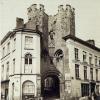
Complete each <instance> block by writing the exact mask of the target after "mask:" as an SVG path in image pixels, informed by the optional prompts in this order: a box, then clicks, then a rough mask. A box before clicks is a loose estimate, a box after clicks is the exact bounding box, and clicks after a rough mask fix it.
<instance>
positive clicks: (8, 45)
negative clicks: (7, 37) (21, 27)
mask: <svg viewBox="0 0 100 100" xmlns="http://www.w3.org/2000/svg"><path fill="white" fill-rule="evenodd" d="M7 53H10V42H9V43H8V44H7Z"/></svg>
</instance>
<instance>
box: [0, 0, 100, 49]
mask: <svg viewBox="0 0 100 100" xmlns="http://www.w3.org/2000/svg"><path fill="white" fill-rule="evenodd" d="M32 4H38V5H39V4H44V6H45V12H46V13H47V14H48V15H54V14H56V13H57V11H58V5H64V7H65V5H66V4H70V5H71V6H72V7H74V8H75V25H76V26H75V29H76V36H77V37H79V38H81V39H83V40H88V39H94V40H95V43H96V46H97V47H99V48H100V0H0V39H2V38H3V37H4V35H5V34H6V33H7V32H8V31H12V29H14V28H15V26H16V17H21V18H23V19H24V20H25V22H26V21H27V8H28V7H30V5H32Z"/></svg>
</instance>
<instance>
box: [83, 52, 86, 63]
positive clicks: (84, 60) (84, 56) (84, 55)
mask: <svg viewBox="0 0 100 100" xmlns="http://www.w3.org/2000/svg"><path fill="white" fill-rule="evenodd" d="M83 62H86V52H85V51H83Z"/></svg>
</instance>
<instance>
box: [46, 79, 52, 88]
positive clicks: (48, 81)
mask: <svg viewBox="0 0 100 100" xmlns="http://www.w3.org/2000/svg"><path fill="white" fill-rule="evenodd" d="M44 81H45V85H44V87H45V89H50V88H52V86H53V78H51V77H48V78H46V79H45V80H44Z"/></svg>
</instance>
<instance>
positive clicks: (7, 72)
mask: <svg viewBox="0 0 100 100" xmlns="http://www.w3.org/2000/svg"><path fill="white" fill-rule="evenodd" d="M6 79H9V62H7V69H6Z"/></svg>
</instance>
